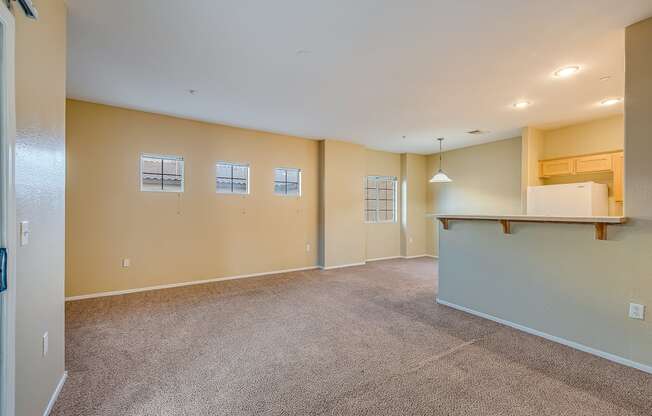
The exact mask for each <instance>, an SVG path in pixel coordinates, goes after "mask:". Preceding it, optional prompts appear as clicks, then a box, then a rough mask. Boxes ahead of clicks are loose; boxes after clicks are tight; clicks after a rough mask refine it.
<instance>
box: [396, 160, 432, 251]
mask: <svg viewBox="0 0 652 416" xmlns="http://www.w3.org/2000/svg"><path fill="white" fill-rule="evenodd" d="M401 157H402V159H401V160H402V163H403V166H402V178H401V188H402V189H403V190H404V191H403V193H404V194H403V199H402V206H403V209H404V214H402V216H401V224H402V232H401V247H402V252H401V255H403V256H405V257H415V256H422V255H424V254H428V253H427V244H428V242H427V238H428V237H427V228H426V227H427V222H428V221H427V220H426V206H427V205H426V202H427V200H426V195H427V186H428V179H429V178H428V176H427V174H426V162H427V156H424V155H415V154H411V153H406V154H403V155H401Z"/></svg>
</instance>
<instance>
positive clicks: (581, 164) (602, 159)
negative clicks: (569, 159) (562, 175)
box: [575, 154, 612, 173]
mask: <svg viewBox="0 0 652 416" xmlns="http://www.w3.org/2000/svg"><path fill="white" fill-rule="evenodd" d="M611 159H612V156H611V155H610V154H602V155H592V156H583V157H578V158H577V159H575V173H591V172H606V171H610V170H611V169H612V164H611Z"/></svg>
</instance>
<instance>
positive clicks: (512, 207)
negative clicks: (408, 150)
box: [428, 137, 522, 255]
mask: <svg viewBox="0 0 652 416" xmlns="http://www.w3.org/2000/svg"><path fill="white" fill-rule="evenodd" d="M521 141H522V139H521V137H515V138H512V139H507V140H501V141H497V142H491V143H487V144H481V145H477V146H471V147H465V148H463V149H456V150H451V151H449V152H444V154H443V158H444V171H445V172H446V173H447V174H448V175H449V176H450V177H451V179H453V182H451V183H431V184H429V186H428V191H429V192H428V203H429V207H428V211H429V212H435V213H456V214H502V215H509V214H520V213H521V209H522V208H521ZM438 168H439V155H430V156H428V174H429V175H430V176H432V175H433V174H434V173H435V172H436V171H437V169H438ZM429 222H430V225H429V227H428V233H429V236H428V240H429V241H430V243H429V244H430V245H429V247H428V249H429V254H433V255H437V254H438V249H437V227H438V224H433V223H434V221H429Z"/></svg>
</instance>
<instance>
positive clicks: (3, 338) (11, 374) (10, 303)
mask: <svg viewBox="0 0 652 416" xmlns="http://www.w3.org/2000/svg"><path fill="white" fill-rule="evenodd" d="M14 39H15V29H14V17H13V15H12V14H11V12H10V11H9V10H8V9H7V6H6V4H5V2H2V3H1V4H0V247H3V248H5V249H6V252H7V253H8V255H7V268H6V270H5V273H6V280H7V285H6V290H4V291H3V292H2V293H0V416H13V415H14V396H15V339H16V337H15V322H16V313H15V312H16V307H15V295H16V288H15V285H14V284H13V283H14V282H13V281H12V277H13V276H15V273H14V270H13V267H14V264H15V261H14V260H15V252H16V206H15V205H16V201H15V199H16V198H15V190H14V166H13V164H14V146H15V143H16V137H15V136H16V118H15V103H14ZM0 278H1V277H0Z"/></svg>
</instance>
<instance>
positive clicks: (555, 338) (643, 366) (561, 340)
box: [437, 298, 652, 374]
mask: <svg viewBox="0 0 652 416" xmlns="http://www.w3.org/2000/svg"><path fill="white" fill-rule="evenodd" d="M437 303H439V304H441V305H445V306H448V307H451V308H453V309H457V310H460V311H462V312H466V313H470V314H471V315H475V316H479V317H481V318H485V319H488V320H490V321H494V322H498V323H499V324H503V325H506V326H509V327H512V328H514V329H518V330H519V331H523V332H527V333H528V334H532V335H536V336H538V337H541V338H545V339H547V340H549V341H553V342H556V343H559V344H562V345H565V346H567V347H571V348H575V349H576V350H580V351H583V352H586V353H589V354H592V355H597V356H598V357H601V358H604V359H606V360H609V361H613V362H615V363H618V364H622V365H624V366H627V367H632V368H636V369H637V370H641V371H644V372H646V373H650V374H652V366H649V365H646V364H642V363H639V362H636V361H632V360H630V359H627V358H623V357H621V356H618V355H615V354H611V353H608V352H605V351H601V350H597V349H595V348H591V347H587V346H586V345H583V344H580V343H577V342H575V341H569V340H567V339H565V338H561V337H558V336H555V335H550V334H547V333H545V332H541V331H537V330H536V329H532V328H529V327H527V326H524V325H520V324H516V323H514V322H511V321H507V320H505V319H502V318H497V317H495V316H493V315H489V314H486V313H484V312H478V311H476V310H473V309H470V308H467V307H465V306H460V305H456V304H454V303H451V302H447V301H445V300H442V299H439V298H437Z"/></svg>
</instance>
